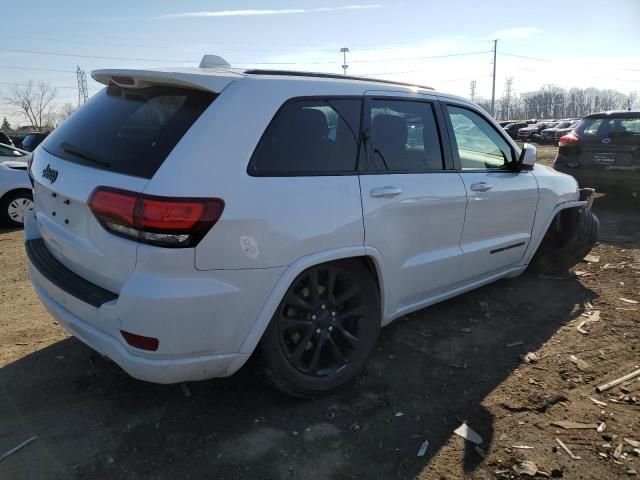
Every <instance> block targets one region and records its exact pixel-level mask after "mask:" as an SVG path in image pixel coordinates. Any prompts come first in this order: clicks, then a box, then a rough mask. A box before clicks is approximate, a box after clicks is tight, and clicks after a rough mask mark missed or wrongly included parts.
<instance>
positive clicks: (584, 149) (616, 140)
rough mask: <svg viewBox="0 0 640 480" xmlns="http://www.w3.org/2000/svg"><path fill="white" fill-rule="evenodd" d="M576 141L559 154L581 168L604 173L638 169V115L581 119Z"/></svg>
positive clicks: (639, 116) (639, 162)
mask: <svg viewBox="0 0 640 480" xmlns="http://www.w3.org/2000/svg"><path fill="white" fill-rule="evenodd" d="M575 134H576V136H577V137H578V141H577V142H576V143H575V144H571V145H570V147H569V148H567V147H561V151H560V153H561V154H568V155H569V156H572V157H574V158H575V159H576V160H577V162H578V163H579V165H580V166H582V167H601V168H605V169H608V170H635V169H636V167H639V168H640V114H639V115H637V116H636V117H633V116H631V115H629V114H622V115H620V116H616V114H609V115H606V116H602V117H589V118H585V119H584V120H583V121H582V122H581V123H580V125H579V126H578V127H577V128H576V130H575Z"/></svg>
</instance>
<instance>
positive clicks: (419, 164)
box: [368, 100, 443, 172]
mask: <svg viewBox="0 0 640 480" xmlns="http://www.w3.org/2000/svg"><path fill="white" fill-rule="evenodd" d="M369 109H370V115H371V129H370V132H369V138H370V140H369V146H370V148H369V152H368V154H369V168H370V169H371V170H374V171H392V172H425V171H431V170H442V169H443V162H442V160H443V156H442V149H441V145H440V139H439V136H438V129H437V126H436V119H435V115H434V113H433V106H432V104H431V103H427V102H413V101H404V100H371V102H369Z"/></svg>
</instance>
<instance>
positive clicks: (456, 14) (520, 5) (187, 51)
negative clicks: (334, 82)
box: [0, 0, 640, 123]
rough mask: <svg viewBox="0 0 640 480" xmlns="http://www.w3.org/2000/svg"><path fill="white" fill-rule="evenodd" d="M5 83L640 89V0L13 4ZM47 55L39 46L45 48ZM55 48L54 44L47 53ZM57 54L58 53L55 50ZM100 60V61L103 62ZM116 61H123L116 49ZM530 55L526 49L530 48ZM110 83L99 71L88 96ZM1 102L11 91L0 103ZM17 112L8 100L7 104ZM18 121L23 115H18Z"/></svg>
mask: <svg viewBox="0 0 640 480" xmlns="http://www.w3.org/2000/svg"><path fill="white" fill-rule="evenodd" d="M2 4H3V8H2V12H3V25H2V33H3V35H2V37H1V38H2V40H1V42H0V75H1V78H0V91H5V90H6V89H7V88H8V87H9V85H10V84H13V83H22V82H25V81H28V80H30V79H31V80H44V81H47V82H50V83H51V84H52V85H54V86H56V87H57V88H58V98H57V100H56V102H57V103H58V104H62V103H65V102H72V103H74V104H75V103H76V102H77V89H76V76H75V68H76V65H80V67H81V68H83V69H85V70H86V71H87V73H89V72H90V70H92V69H96V68H103V67H127V66H135V67H158V66H185V65H187V66H188V65H196V64H197V63H198V61H199V59H200V58H201V56H202V54H204V53H213V54H217V55H221V56H223V57H224V58H225V59H226V60H227V61H229V63H231V64H232V65H233V66H240V67H245V66H253V67H261V68H280V69H297V70H312V71H322V72H334V73H341V72H342V69H341V65H342V55H341V54H340V53H339V50H340V48H341V47H348V48H349V49H350V53H349V54H348V57H347V63H348V64H349V68H348V72H349V73H350V74H352V75H371V76H376V77H379V78H388V79H392V80H401V81H408V82H412V83H420V84H425V85H431V86H433V87H436V88H437V89H439V90H442V91H446V92H451V93H455V94H459V95H463V96H468V95H469V85H470V82H471V80H476V82H477V90H476V94H477V95H479V96H482V97H490V96H491V77H490V75H491V71H492V65H491V61H492V53H490V50H491V49H492V45H493V44H492V42H491V40H492V39H494V38H498V39H499V42H498V59H497V75H496V78H497V86H496V92H497V96H500V95H501V94H502V92H503V89H504V80H505V78H507V77H513V87H514V90H515V91H516V92H524V91H530V90H533V89H537V88H538V87H540V86H542V85H543V84H554V85H558V86H561V87H572V86H577V87H588V86H594V87H599V88H612V89H616V90H620V91H623V92H631V91H640V0H606V1H605V0H580V1H576V0H556V1H547V2H515V1H513V0H511V1H502V0H500V1H491V2H488V1H480V0H447V1H427V0H405V1H402V2H391V1H387V0H343V1H339V0H332V1H328V2H321V1H319V0H299V1H293V0H261V1H257V0H240V1H237V0H235V1H232V0H193V1H191V0H183V1H181V2H176V1H174V0H172V1H168V0H135V1H133V0H129V1H127V2H124V1H118V0H111V1H109V2H100V3H98V2H87V1H86V0H82V1H80V0H68V1H65V2H52V1H50V0H30V1H29V6H28V8H26V7H25V4H24V2H22V1H14V0H3V2H2ZM36 52H40V53H36ZM45 53H48V54H45ZM53 54H56V55H53ZM67 55H77V56H67ZM98 57H103V58H98ZM105 57H113V58H105ZM525 57H529V58H525ZM99 89H100V85H99V84H97V83H96V82H94V81H93V80H91V79H89V93H90V94H93V93H95V92H97V91H98V90H99ZM0 101H1V100H0ZM8 113H9V109H8V108H7V107H6V106H5V105H4V102H2V104H0V114H8ZM9 120H10V121H11V122H12V123H16V122H15V121H14V120H16V121H17V117H10V118H9Z"/></svg>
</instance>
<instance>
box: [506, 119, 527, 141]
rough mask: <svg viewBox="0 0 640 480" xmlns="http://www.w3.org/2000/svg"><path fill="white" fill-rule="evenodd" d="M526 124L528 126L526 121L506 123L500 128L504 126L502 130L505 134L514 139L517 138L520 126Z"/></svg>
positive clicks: (522, 126)
mask: <svg viewBox="0 0 640 480" xmlns="http://www.w3.org/2000/svg"><path fill="white" fill-rule="evenodd" d="M527 126H529V124H528V123H527V122H514V123H510V124H508V125H505V126H504V127H502V128H504V131H505V132H507V135H509V136H510V137H511V138H513V139H514V140H515V139H516V138H518V130H520V129H521V128H525V127H527Z"/></svg>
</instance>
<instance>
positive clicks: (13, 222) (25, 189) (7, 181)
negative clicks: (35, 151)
mask: <svg viewBox="0 0 640 480" xmlns="http://www.w3.org/2000/svg"><path fill="white" fill-rule="evenodd" d="M30 156H31V154H30V153H29V152H26V151H24V150H21V149H19V148H16V147H13V146H11V145H6V144H3V143H0V223H2V224H3V225H9V226H12V227H21V226H22V225H23V223H24V220H23V218H24V215H25V213H26V212H28V211H30V210H33V195H32V194H31V184H30V182H29V175H28V174H27V165H28V160H29V158H30Z"/></svg>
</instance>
